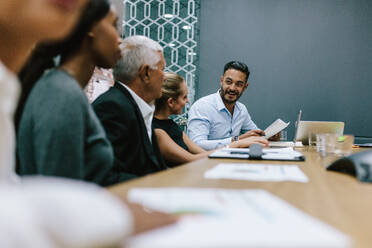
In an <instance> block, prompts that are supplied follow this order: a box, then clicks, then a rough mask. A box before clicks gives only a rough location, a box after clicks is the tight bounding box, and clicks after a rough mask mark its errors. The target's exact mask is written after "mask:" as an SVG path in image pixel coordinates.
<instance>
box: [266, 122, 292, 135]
mask: <svg viewBox="0 0 372 248" xmlns="http://www.w3.org/2000/svg"><path fill="white" fill-rule="evenodd" d="M289 123H290V122H287V123H285V122H284V121H282V120H281V119H276V121H274V122H273V123H271V125H270V126H268V127H267V128H266V129H265V130H264V132H265V138H266V139H269V138H271V137H272V136H274V135H275V134H277V133H279V132H280V131H282V130H283V129H284V128H286V127H288V125H289Z"/></svg>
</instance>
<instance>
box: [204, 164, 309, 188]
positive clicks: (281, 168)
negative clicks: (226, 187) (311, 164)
mask: <svg viewBox="0 0 372 248" xmlns="http://www.w3.org/2000/svg"><path fill="white" fill-rule="evenodd" d="M204 177H205V178H207V179H235V180H249V181H273V182H280V181H295V182H302V183H306V182H308V181H309V179H308V178H307V176H306V175H305V174H304V173H303V172H302V171H301V170H300V169H299V168H298V166H297V165H271V164H233V163H224V164H218V165H217V166H216V167H214V168H212V169H210V170H208V171H206V172H205V173H204Z"/></svg>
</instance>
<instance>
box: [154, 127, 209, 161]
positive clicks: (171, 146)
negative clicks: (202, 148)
mask: <svg viewBox="0 0 372 248" xmlns="http://www.w3.org/2000/svg"><path fill="white" fill-rule="evenodd" d="M155 134H156V137H157V139H158V143H159V149H160V152H161V154H162V155H163V157H164V158H165V159H166V160H168V161H170V162H173V163H179V164H183V163H187V162H191V161H195V160H198V159H201V158H204V157H207V156H208V155H209V154H210V153H211V151H210V152H203V153H199V154H192V153H190V152H188V151H186V150H185V149H183V148H182V147H180V146H179V145H177V143H176V142H174V141H173V140H172V138H171V137H169V135H168V134H167V133H166V132H165V131H164V130H162V129H158V128H156V129H155Z"/></svg>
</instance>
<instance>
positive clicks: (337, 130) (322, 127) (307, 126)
mask: <svg viewBox="0 0 372 248" xmlns="http://www.w3.org/2000/svg"><path fill="white" fill-rule="evenodd" d="M344 127H345V123H344V122H341V121H300V122H299V123H298V128H297V135H296V141H301V142H302V144H304V145H308V144H309V132H311V133H334V134H337V135H343V133H344Z"/></svg>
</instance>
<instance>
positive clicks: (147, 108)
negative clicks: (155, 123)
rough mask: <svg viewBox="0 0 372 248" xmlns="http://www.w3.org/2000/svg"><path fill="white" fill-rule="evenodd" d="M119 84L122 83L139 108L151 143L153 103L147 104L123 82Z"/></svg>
mask: <svg viewBox="0 0 372 248" xmlns="http://www.w3.org/2000/svg"><path fill="white" fill-rule="evenodd" d="M119 83H120V84H121V85H123V86H124V87H125V88H126V89H127V90H128V91H129V93H130V94H131V96H132V97H133V99H134V101H135V102H136V103H137V105H138V107H139V109H140V110H141V114H142V117H143V119H144V121H145V126H146V129H147V134H148V135H149V139H150V142H151V143H152V139H151V136H152V129H151V126H152V118H153V117H154V112H155V105H154V104H148V103H147V102H145V101H144V100H143V99H142V98H141V97H139V96H138V95H137V94H136V93H135V92H134V91H133V90H131V88H129V87H128V86H126V85H125V84H123V83H121V82H119Z"/></svg>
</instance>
